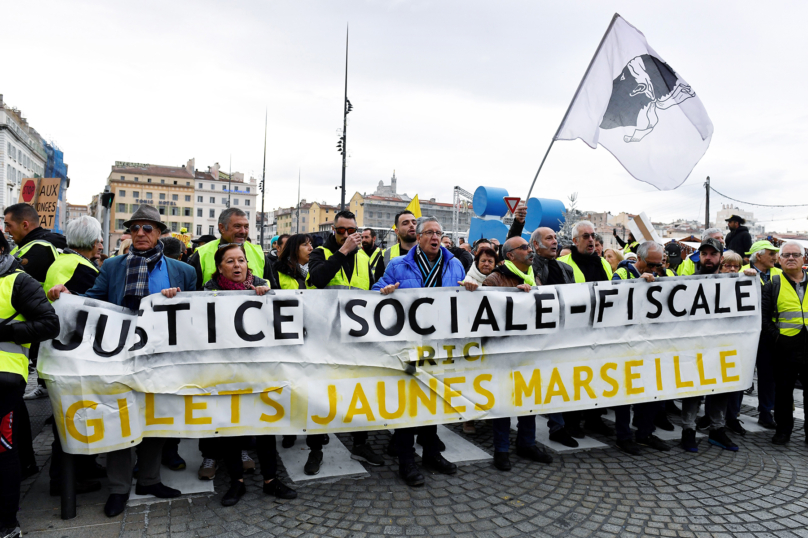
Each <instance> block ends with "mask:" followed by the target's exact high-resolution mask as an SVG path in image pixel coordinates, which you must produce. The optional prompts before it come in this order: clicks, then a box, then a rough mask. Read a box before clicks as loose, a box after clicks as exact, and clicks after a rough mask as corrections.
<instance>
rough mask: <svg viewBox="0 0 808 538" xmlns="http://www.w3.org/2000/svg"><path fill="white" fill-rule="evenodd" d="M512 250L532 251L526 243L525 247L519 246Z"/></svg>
mask: <svg viewBox="0 0 808 538" xmlns="http://www.w3.org/2000/svg"><path fill="white" fill-rule="evenodd" d="M512 250H530V245H528V244H527V243H525V244H524V245H519V246H518V247H514V248H513V249H512Z"/></svg>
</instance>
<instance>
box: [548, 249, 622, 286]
mask: <svg viewBox="0 0 808 538" xmlns="http://www.w3.org/2000/svg"><path fill="white" fill-rule="evenodd" d="M557 261H559V262H562V263H566V264H567V265H569V266H570V267H572V273H573V275H575V282H586V279H585V278H584V274H583V273H582V272H581V269H579V268H578V264H577V263H575V262H574V261H572V254H567V255H566V256H561V257H560V258H558V260H557ZM600 263H602V264H603V269H604V270H605V271H606V276H607V277H608V280H611V279H612V266H611V265H609V262H607V261H606V259H605V258H600Z"/></svg>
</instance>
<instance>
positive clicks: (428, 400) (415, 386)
mask: <svg viewBox="0 0 808 538" xmlns="http://www.w3.org/2000/svg"><path fill="white" fill-rule="evenodd" d="M418 400H421V402H422V403H423V404H424V405H425V406H426V408H427V409H428V410H429V412H430V413H431V414H433V415H434V414H435V413H437V412H438V380H437V379H435V378H434V377H433V378H432V379H430V380H429V395H428V396H427V394H426V393H425V392H424V391H423V390H422V389H421V386H420V384H419V383H418V380H417V379H411V380H410V416H411V417H415V416H417V415H418Z"/></svg>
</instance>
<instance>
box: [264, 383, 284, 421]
mask: <svg viewBox="0 0 808 538" xmlns="http://www.w3.org/2000/svg"><path fill="white" fill-rule="evenodd" d="M275 391H278V394H279V395H280V394H281V393H283V387H269V388H268V389H265V390H262V391H261V401H262V402H264V403H265V404H267V405H268V406H270V407H271V408H272V409H274V410H275V414H274V415H267V414H264V413H261V416H260V417H258V420H261V421H263V422H278V421H279V420H280V419H282V418H283V416H284V415H285V414H286V411H285V410H284V409H283V406H282V405H281V404H279V403H278V402H276V401H275V400H273V399H272V398H270V397H269V393H270V392H275Z"/></svg>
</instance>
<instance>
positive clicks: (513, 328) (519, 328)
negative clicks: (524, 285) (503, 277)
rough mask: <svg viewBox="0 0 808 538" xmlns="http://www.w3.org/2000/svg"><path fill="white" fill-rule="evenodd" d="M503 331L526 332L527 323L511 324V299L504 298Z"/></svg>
mask: <svg viewBox="0 0 808 538" xmlns="http://www.w3.org/2000/svg"><path fill="white" fill-rule="evenodd" d="M505 330H506V331H526V330H527V323H519V324H517V325H514V323H513V297H510V296H509V297H506V298H505Z"/></svg>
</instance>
